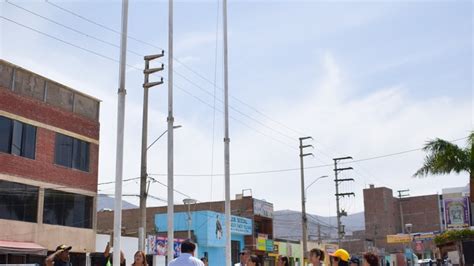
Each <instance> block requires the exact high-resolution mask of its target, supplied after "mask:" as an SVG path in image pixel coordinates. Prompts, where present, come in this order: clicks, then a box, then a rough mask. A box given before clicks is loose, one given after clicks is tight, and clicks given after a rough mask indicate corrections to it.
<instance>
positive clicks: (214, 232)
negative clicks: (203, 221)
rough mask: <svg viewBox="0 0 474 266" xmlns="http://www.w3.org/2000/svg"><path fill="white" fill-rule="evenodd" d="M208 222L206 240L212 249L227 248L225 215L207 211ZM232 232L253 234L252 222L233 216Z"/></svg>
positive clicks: (231, 221) (231, 222)
mask: <svg viewBox="0 0 474 266" xmlns="http://www.w3.org/2000/svg"><path fill="white" fill-rule="evenodd" d="M205 215H206V216H207V220H208V223H207V225H208V227H207V239H205V240H204V242H205V243H206V245H207V246H210V247H225V235H224V232H225V215H224V214H223V213H218V212H212V211H207V212H206V213H205ZM230 232H231V234H237V235H251V234H252V220H250V219H248V218H244V217H238V216H233V215H232V216H231V220H230Z"/></svg>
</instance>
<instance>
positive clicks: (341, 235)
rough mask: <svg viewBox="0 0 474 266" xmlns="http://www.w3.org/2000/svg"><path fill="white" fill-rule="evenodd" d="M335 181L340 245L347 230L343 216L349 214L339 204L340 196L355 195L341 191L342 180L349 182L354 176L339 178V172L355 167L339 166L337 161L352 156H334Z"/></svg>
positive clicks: (350, 158) (348, 158)
mask: <svg viewBox="0 0 474 266" xmlns="http://www.w3.org/2000/svg"><path fill="white" fill-rule="evenodd" d="M333 160H334V176H335V179H334V182H335V183H336V208H337V240H338V244H339V246H340V245H341V239H342V238H344V235H345V231H344V225H342V223H341V218H342V217H343V216H347V212H346V211H345V210H343V209H340V206H339V198H341V197H345V196H348V197H349V196H355V194H354V193H353V192H349V193H339V184H340V183H342V182H348V181H354V179H353V178H343V179H339V178H338V174H339V172H342V171H347V170H353V169H354V168H352V167H344V168H337V163H338V162H339V161H342V160H352V157H351V156H345V157H339V158H334V159H333Z"/></svg>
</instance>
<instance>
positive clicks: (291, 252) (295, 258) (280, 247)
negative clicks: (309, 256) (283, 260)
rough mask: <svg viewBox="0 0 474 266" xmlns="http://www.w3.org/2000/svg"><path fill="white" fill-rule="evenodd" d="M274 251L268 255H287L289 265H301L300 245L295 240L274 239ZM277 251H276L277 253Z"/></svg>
mask: <svg viewBox="0 0 474 266" xmlns="http://www.w3.org/2000/svg"><path fill="white" fill-rule="evenodd" d="M274 249H275V251H274V252H273V253H271V254H269V256H271V257H273V258H277V257H278V256H283V257H288V258H289V260H290V266H301V261H302V258H303V256H302V253H301V249H302V247H301V245H300V243H299V242H297V241H281V240H280V241H279V240H275V241H274ZM277 252H278V253H277Z"/></svg>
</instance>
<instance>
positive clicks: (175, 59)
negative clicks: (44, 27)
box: [46, 0, 305, 139]
mask: <svg viewBox="0 0 474 266" xmlns="http://www.w3.org/2000/svg"><path fill="white" fill-rule="evenodd" d="M46 3H47V4H49V5H51V6H54V7H56V8H58V9H60V10H62V11H64V12H67V13H69V14H71V15H73V16H75V17H78V18H80V19H82V20H85V21H87V22H89V23H92V24H94V25H96V26H99V27H101V28H104V29H106V30H108V31H111V32H113V33H115V34H118V35H121V34H122V33H121V32H120V31H118V30H115V29H112V28H110V27H108V26H106V25H104V24H101V23H98V22H96V21H93V20H92V19H89V18H86V17H84V16H82V15H80V14H78V13H76V12H74V11H71V10H70V9H67V8H64V7H61V6H59V5H57V4H55V3H53V2H51V1H49V0H46ZM127 38H129V39H131V40H134V41H137V42H139V43H142V44H145V45H148V46H150V47H153V48H157V49H160V50H164V49H163V48H161V47H159V46H157V45H154V44H152V43H149V42H146V41H143V40H140V39H138V38H136V37H133V36H130V35H127ZM173 60H174V61H176V62H178V63H179V64H180V65H182V66H183V67H185V68H186V69H187V70H189V71H191V72H192V73H193V74H195V75H196V76H198V77H200V78H201V79H203V80H205V81H207V82H208V83H210V84H211V85H213V86H214V87H216V88H219V89H220V90H223V89H222V88H221V87H218V86H217V85H216V82H215V81H214V82H212V81H211V80H209V79H208V78H206V77H205V76H204V75H202V74H200V73H198V72H197V71H195V70H194V69H192V68H191V67H189V66H188V65H187V64H185V63H183V62H182V61H181V60H179V59H178V58H175V57H173ZM230 97H231V98H232V99H234V100H236V101H238V102H239V103H241V104H243V105H245V106H246V107H248V108H250V109H252V110H253V111H254V112H256V113H258V114H260V115H261V116H263V117H265V118H266V119H268V120H270V121H272V122H274V123H276V124H278V125H280V126H282V127H284V128H286V129H288V130H290V131H292V132H294V133H295V134H297V135H298V136H299V135H305V134H302V133H301V132H298V131H297V130H295V129H293V128H291V127H288V126H286V125H284V124H283V123H281V122H278V121H276V120H275V119H272V118H271V117H269V116H268V115H266V114H264V113H263V112H261V111H259V110H258V109H256V108H255V107H252V106H251V105H250V104H247V103H245V102H244V101H242V100H240V99H238V98H237V97H234V96H232V95H230ZM283 135H285V134H283ZM291 139H293V138H291Z"/></svg>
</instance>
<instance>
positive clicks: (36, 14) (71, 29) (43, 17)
mask: <svg viewBox="0 0 474 266" xmlns="http://www.w3.org/2000/svg"><path fill="white" fill-rule="evenodd" d="M6 3H7V4H10V5H12V6H14V7H16V8H18V9H21V10H23V11H25V12H28V13H30V14H32V15H35V16H37V17H40V18H42V19H44V20H46V21H49V22H51V23H54V24H56V25H58V26H61V27H63V28H65V29H68V30H70V31H73V32H75V33H78V34H81V35H83V36H86V37H87V38H90V39H93V40H95V41H98V42H101V43H104V44H107V45H109V46H112V47H115V48H120V46H119V45H117V44H114V43H111V42H108V41H104V40H102V39H100V38H97V37H94V36H92V35H90V34H87V33H85V32H82V31H80V30H77V29H75V28H73V27H70V26H67V25H65V24H63V23H60V22H58V21H55V20H53V19H50V18H47V17H45V16H43V15H41V14H38V13H36V12H33V11H31V10H30V9H27V8H25V7H22V6H19V5H17V4H14V3H12V2H11V1H9V0H7V1H6ZM127 52H129V53H131V54H134V55H137V56H140V57H143V56H144V55H143V54H140V53H138V52H135V51H133V50H128V49H127Z"/></svg>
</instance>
